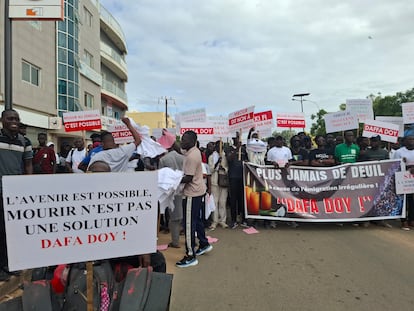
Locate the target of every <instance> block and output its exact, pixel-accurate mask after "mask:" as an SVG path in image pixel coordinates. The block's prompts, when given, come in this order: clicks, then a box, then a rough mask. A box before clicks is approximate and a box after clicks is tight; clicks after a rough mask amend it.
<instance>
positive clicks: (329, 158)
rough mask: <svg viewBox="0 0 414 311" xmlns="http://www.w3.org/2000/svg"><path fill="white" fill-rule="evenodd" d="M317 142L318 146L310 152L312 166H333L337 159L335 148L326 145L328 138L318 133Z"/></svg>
mask: <svg viewBox="0 0 414 311" xmlns="http://www.w3.org/2000/svg"><path fill="white" fill-rule="evenodd" d="M315 143H316V145H317V146H318V148H316V149H313V150H311V151H310V153H309V164H310V166H333V165H335V159H334V154H333V150H332V149H331V148H327V147H326V139H325V137H323V136H322V135H316V137H315Z"/></svg>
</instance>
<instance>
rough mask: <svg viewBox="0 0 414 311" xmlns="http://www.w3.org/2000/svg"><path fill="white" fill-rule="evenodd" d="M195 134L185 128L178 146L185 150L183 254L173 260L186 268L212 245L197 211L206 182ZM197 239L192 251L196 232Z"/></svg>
mask: <svg viewBox="0 0 414 311" xmlns="http://www.w3.org/2000/svg"><path fill="white" fill-rule="evenodd" d="M196 144H197V134H196V133H195V132H194V131H186V132H184V134H183V136H182V137H181V149H183V150H184V156H185V158H184V164H183V171H184V177H183V178H182V180H181V183H183V184H184V190H183V222H184V236H185V248H186V254H185V256H184V257H183V259H181V260H180V261H178V262H177V263H176V266H177V267H179V268H187V267H191V266H195V265H197V264H198V260H197V258H196V256H200V255H203V254H205V253H208V252H210V251H211V250H212V249H213V246H211V245H210V243H209V242H208V240H207V237H206V235H205V231H204V224H203V223H202V222H201V219H200V213H201V208H202V206H203V200H204V198H205V194H206V190H207V188H206V184H205V183H204V180H203V171H202V167H201V163H202V161H201V152H200V150H199V149H198V148H197V146H196ZM196 231H197V238H198V239H199V248H198V250H197V251H195V233H196Z"/></svg>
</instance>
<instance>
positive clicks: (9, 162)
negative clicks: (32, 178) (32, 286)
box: [0, 109, 33, 281]
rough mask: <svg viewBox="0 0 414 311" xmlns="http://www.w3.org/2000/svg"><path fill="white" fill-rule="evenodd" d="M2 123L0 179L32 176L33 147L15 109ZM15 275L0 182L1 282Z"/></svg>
mask: <svg viewBox="0 0 414 311" xmlns="http://www.w3.org/2000/svg"><path fill="white" fill-rule="evenodd" d="M1 123H2V127H3V128H2V129H1V132H0V179H2V178H3V176H6V175H22V174H23V172H24V174H26V175H30V174H32V170H33V167H32V158H33V153H32V146H31V145H26V140H25V139H24V137H23V135H21V134H20V133H19V124H20V117H19V114H18V113H17V111H15V110H13V109H6V110H4V111H3V112H2V114H1ZM22 162H23V163H24V170H23V171H22ZM13 274H14V273H12V272H10V271H9V268H8V258H7V243H6V228H5V219H4V206H3V188H2V182H1V180H0V281H6V280H8V279H9V278H10V277H11V276H12V275H13Z"/></svg>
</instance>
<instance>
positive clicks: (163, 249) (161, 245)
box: [157, 244, 168, 251]
mask: <svg viewBox="0 0 414 311" xmlns="http://www.w3.org/2000/svg"><path fill="white" fill-rule="evenodd" d="M167 248H168V244H160V245H157V250H159V251H165V250H166V249H167Z"/></svg>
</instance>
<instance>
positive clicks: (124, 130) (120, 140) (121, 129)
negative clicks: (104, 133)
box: [108, 123, 134, 144]
mask: <svg viewBox="0 0 414 311" xmlns="http://www.w3.org/2000/svg"><path fill="white" fill-rule="evenodd" d="M108 132H111V134H112V136H113V137H114V141H115V143H116V144H126V143H131V142H133V141H134V136H132V133H131V131H130V130H129V129H128V127H127V126H126V125H125V124H124V123H121V124H114V125H110V126H108Z"/></svg>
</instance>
